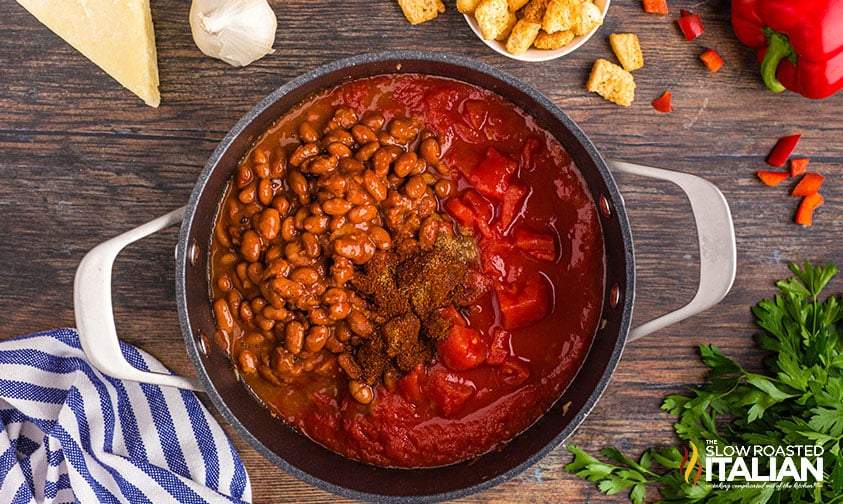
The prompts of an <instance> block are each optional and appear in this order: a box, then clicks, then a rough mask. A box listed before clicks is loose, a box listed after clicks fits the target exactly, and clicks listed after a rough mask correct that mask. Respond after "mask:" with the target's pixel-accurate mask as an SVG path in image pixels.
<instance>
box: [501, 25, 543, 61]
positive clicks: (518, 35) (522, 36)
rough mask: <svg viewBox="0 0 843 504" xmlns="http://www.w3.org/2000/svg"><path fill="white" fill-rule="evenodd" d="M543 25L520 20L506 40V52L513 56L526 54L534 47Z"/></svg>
mask: <svg viewBox="0 0 843 504" xmlns="http://www.w3.org/2000/svg"><path fill="white" fill-rule="evenodd" d="M541 27H542V25H541V24H540V23H535V22H533V21H529V20H527V19H520V20H519V21H518V22H517V23H515V26H514V27H513V28H512V32H511V33H510V34H509V37H507V39H506V50H507V51H509V52H510V53H511V54H524V53H525V52H527V49H529V48H530V47H532V46H533V42H535V40H536V36H537V35H538V34H539V30H541Z"/></svg>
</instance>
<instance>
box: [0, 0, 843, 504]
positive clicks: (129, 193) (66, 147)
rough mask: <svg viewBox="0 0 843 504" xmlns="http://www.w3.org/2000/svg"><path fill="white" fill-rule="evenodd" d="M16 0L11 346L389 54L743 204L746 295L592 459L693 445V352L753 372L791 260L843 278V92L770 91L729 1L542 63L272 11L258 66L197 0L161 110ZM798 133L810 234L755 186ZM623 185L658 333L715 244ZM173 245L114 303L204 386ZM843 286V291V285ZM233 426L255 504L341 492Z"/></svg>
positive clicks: (448, 17) (372, 21) (776, 196)
mask: <svg viewBox="0 0 843 504" xmlns="http://www.w3.org/2000/svg"><path fill="white" fill-rule="evenodd" d="M0 1H2V12H3V21H2V24H3V26H4V28H5V29H3V30H0V47H3V48H4V49H3V50H2V51H0V72H2V73H0V211H2V217H0V236H2V240H0V258H1V259H2V260H1V261H0V299H1V300H2V301H0V303H1V304H2V309H0V327H2V332H0V338H11V337H14V336H18V335H23V334H28V333H31V332H36V331H41V330H46V329H51V328H57V327H64V326H73V325H74V315H73V302H72V290H73V277H74V272H75V269H76V267H77V265H78V263H79V261H80V259H81V258H82V257H83V256H84V255H85V253H86V252H87V251H88V250H89V249H91V248H92V247H94V246H95V245H96V244H98V243H100V242H102V241H104V240H106V239H108V238H111V237H113V236H115V235H117V234H119V233H120V232H122V231H125V230H127V229H130V228H133V227H135V226H137V225H140V224H142V223H144V222H146V221H148V220H150V219H151V218H153V217H156V216H158V215H161V214H164V213H166V212H168V211H170V210H172V209H175V208H177V207H179V206H181V205H184V204H185V203H186V202H187V199H188V196H189V194H190V192H191V190H192V188H193V185H194V183H195V181H196V178H197V176H198V174H199V172H200V171H201V169H202V167H203V166H204V164H205V162H206V160H207V159H208V157H209V156H210V154H211V152H212V151H213V149H214V148H215V146H216V144H217V143H218V142H219V141H220V140H221V139H222V138H223V136H224V135H225V133H226V131H227V130H228V129H229V128H230V127H231V126H233V125H234V123H235V122H236V121H237V120H238V119H239V118H240V117H241V116H242V115H243V114H244V113H245V112H247V111H248V110H249V109H250V108H252V107H253V106H254V105H255V104H256V103H257V102H258V101H259V100H260V99H261V98H262V97H263V96H265V95H266V94H268V93H270V92H271V91H272V90H274V89H275V88H277V87H279V86H281V85H282V84H284V83H285V82H287V81H289V80H290V79H292V78H294V77H296V76H297V75H299V74H301V73H303V72H306V71H308V70H311V69H314V68H316V67H318V66H320V65H322V64H325V63H328V62H331V61H334V60H336V59H339V58H342V57H346V56H352V55H357V54H361V53H365V52H368V51H372V50H387V49H389V50H397V49H424V50H430V51H450V52H453V53H456V54H459V55H463V56H468V57H471V58H474V59H477V60H479V61H482V62H485V63H488V64H490V65H493V66H495V67H498V68H500V69H501V70H504V71H506V72H508V73H510V74H512V75H513V76H515V77H517V78H519V79H521V80H523V81H525V82H526V83H528V84H529V85H532V86H534V87H535V88H536V89H538V90H539V91H541V92H543V93H544V94H546V95H547V96H548V97H549V98H550V99H551V100H552V101H554V102H555V103H556V104H558V105H559V106H560V107H561V108H562V109H563V110H565V111H566V112H567V113H568V114H569V115H570V116H571V118H573V120H574V121H576V122H577V123H578V124H579V125H580V127H581V128H582V129H583V130H584V131H585V133H586V134H587V135H588V136H589V137H590V139H591V140H592V142H593V143H594V144H595V145H596V146H597V148H598V149H599V150H600V151H601V152H602V154H603V155H604V156H605V157H606V158H615V159H622V160H627V161H632V162H637V163H643V164H650V165H653V166H659V167H663V168H669V169H674V170H679V171H686V172H690V173H694V174H697V175H700V176H702V177H705V178H707V179H709V180H710V181H712V182H714V183H715V184H716V185H718V186H719V187H720V188H721V189H722V191H723V193H724V194H725V196H726V198H727V200H728V202H729V204H730V206H731V210H732V213H733V217H734V225H735V233H736V238H737V259H738V266H737V278H736V279H735V283H734V286H733V288H732V290H731V292H730V293H729V295H728V296H727V297H726V298H725V299H724V300H723V302H722V303H720V305H719V306H718V307H716V308H714V309H711V310H709V311H707V312H705V313H703V314H700V315H697V316H695V317H692V318H691V319H689V320H686V321H683V322H681V323H678V324H676V325H674V326H672V327H670V328H667V329H664V330H662V331H659V332H658V333H656V334H653V335H651V336H649V337H646V338H644V339H642V340H638V341H636V342H633V343H631V344H629V345H628V346H627V348H626V350H625V352H624V355H623V358H622V359H621V362H620V365H619V366H618V368H617V371H616V373H615V374H614V376H613V378H612V381H611V383H610V384H609V387H608V389H607V391H606V393H605V394H604V396H603V397H602V399H601V400H600V401H599V403H598V404H597V406H596V408H595V409H594V410H593V411H592V413H591V414H590V416H589V417H588V418H587V419H586V420H585V422H584V423H583V424H582V426H581V427H580V428H579V429H578V430H577V431H576V432H575V433H574V435H573V436H572V437H571V438H570V439H569V442H571V443H574V444H578V445H581V446H583V447H586V448H587V449H589V450H592V451H596V450H598V449H599V448H602V447H603V446H606V445H614V446H618V447H620V448H621V449H623V450H625V451H626V452H627V453H629V454H634V455H636V456H637V455H638V454H639V453H640V451H641V450H643V449H644V448H646V447H648V446H654V445H675V446H678V441H677V440H676V439H675V438H674V437H673V431H672V428H671V424H672V422H673V420H674V419H673V418H671V417H670V416H669V415H667V414H665V413H663V412H661V411H660V409H659V406H660V404H661V400H662V398H663V397H664V396H665V395H666V394H669V393H677V392H681V391H683V390H684V388H685V387H686V386H689V385H693V384H696V383H699V382H700V381H701V380H702V379H703V376H704V368H703V366H702V364H701V363H700V362H699V360H698V358H697V354H696V351H695V348H696V345H698V344H701V343H715V344H717V345H719V346H720V347H721V348H722V350H723V351H724V352H725V353H726V354H727V355H731V356H735V357H737V358H738V359H739V360H740V361H741V362H743V363H744V364H745V365H746V366H747V367H748V368H750V369H755V368H757V367H758V365H759V358H760V355H761V353H760V352H759V351H758V350H757V349H756V348H755V346H754V344H753V340H752V334H753V332H754V331H755V328H754V326H753V322H752V319H751V315H750V310H749V309H750V306H751V305H752V304H754V303H756V302H758V301H759V300H760V299H762V298H764V297H769V296H771V295H773V294H774V293H775V291H774V285H773V282H774V281H775V280H776V279H779V278H783V277H785V276H787V275H788V270H787V264H788V263H791V262H802V261H803V260H806V259H807V260H809V261H812V262H815V263H825V262H827V261H834V260H836V261H839V262H840V263H841V265H843V240H842V239H841V232H840V231H841V229H843V228H841V225H843V214H841V210H840V209H841V205H843V190H841V182H843V181H841V173H843V141H841V140H843V121H841V120H840V118H841V116H843V94H838V95H837V96H834V97H831V98H829V99H826V100H823V101H811V100H808V99H805V98H802V97H800V96H798V95H796V94H793V93H784V94H774V93H772V92H769V91H767V90H766V89H765V88H764V87H763V85H762V84H761V82H760V80H759V78H758V72H757V63H756V61H755V59H754V55H753V53H752V52H751V51H750V50H749V49H747V48H745V47H743V46H741V45H740V44H739V42H738V41H737V40H736V38H735V37H734V35H733V33H732V30H731V27H730V24H729V5H730V4H729V2H727V1H725V0H712V1H706V2H689V1H679V0H675V1H670V2H669V4H670V8H671V13H670V14H669V15H665V16H660V15H652V14H646V13H644V12H643V10H642V7H641V2H640V1H639V0H615V1H614V2H612V4H611V7H610V9H609V14H608V18H607V19H606V20H605V23H604V25H603V26H602V28H601V29H600V30H599V31H598V33H597V34H596V35H595V36H594V37H593V38H592V39H591V40H590V41H589V42H588V43H587V44H586V45H585V46H584V47H582V48H580V49H579V50H578V51H577V52H575V53H573V54H571V55H568V56H566V57H564V58H562V59H558V60H555V61H550V62H547V63H540V64H536V63H533V64H530V63H521V62H517V61H514V60H511V59H508V58H505V57H503V56H501V55H498V54H497V53H494V52H492V51H491V50H489V49H488V48H487V47H486V46H485V45H483V43H482V42H481V41H480V40H478V39H477V38H476V37H475V36H474V34H473V33H472V32H471V31H470V29H469V27H468V26H467V24H466V23H465V21H464V19H463V17H462V15H460V14H459V13H458V12H457V11H456V9H455V7H454V6H453V2H447V3H448V6H447V11H446V12H445V13H444V14H442V15H440V16H439V17H438V18H437V19H435V20H433V21H430V22H427V23H423V24H420V25H416V26H411V25H410V24H409V23H407V22H406V21H405V19H404V18H403V16H402V14H401V11H400V9H399V8H398V6H397V4H396V3H395V2H394V1H391V0H344V1H338V0H334V1H332V0H324V1H319V0H283V1H282V0H274V1H273V2H272V5H273V7H274V9H275V11H276V12H277V14H278V32H277V38H276V43H275V48H276V51H275V53H274V54H272V55H269V56H267V57H266V58H264V59H261V60H259V61H258V62H256V63H253V64H252V65H250V66H248V67H245V68H234V67H231V66H228V65H227V64H225V63H223V62H220V61H218V60H214V59H211V58H208V57H206V56H204V55H203V54H201V53H200V52H199V51H198V49H197V48H196V47H195V46H194V44H193V41H192V39H191V35H190V28H189V25H188V9H189V2H187V1H184V0H182V1H155V0H154V1H153V2H152V9H153V19H154V22H155V29H156V40H157V47H158V60H159V66H160V79H161V85H160V89H161V96H162V100H161V106H160V107H159V108H157V109H153V108H150V107H147V106H145V105H143V103H142V102H141V101H140V100H139V99H137V98H136V97H135V96H134V95H132V94H131V93H130V92H128V91H126V90H125V89H123V88H121V87H120V86H119V85H118V84H117V83H116V82H114V81H113V80H112V79H111V78H109V77H108V76H106V75H105V74H104V73H103V72H102V71H100V70H99V69H98V68H97V67H95V66H94V65H93V64H92V63H90V62H89V61H88V60H86V59H85V58H84V57H82V56H81V55H80V54H78V53H77V52H76V51H74V50H73V49H72V48H71V47H70V46H68V45H67V44H66V43H64V42H63V41H62V40H61V39H59V38H58V37H57V36H55V35H53V34H52V33H51V32H50V31H49V30H47V29H46V28H45V27H43V26H42V25H41V24H40V23H38V22H37V21H36V20H35V19H34V18H33V17H32V16H31V15H29V14H28V13H27V12H26V11H25V10H24V9H22V8H21V7H20V6H19V5H18V4H17V3H15V2H14V1H12V0H0ZM680 8H684V9H689V10H692V11H694V12H698V13H700V14H701V16H702V20H703V22H704V25H705V33H704V34H703V35H702V36H701V37H700V38H699V39H697V40H694V41H691V42H688V41H686V40H685V39H684V38H683V37H682V35H681V34H680V33H679V30H678V28H677V24H676V22H675V19H676V17H677V16H678V15H679V9H680ZM613 32H631V33H635V34H637V35H638V37H639V39H640V41H641V46H642V48H643V51H644V55H645V66H644V67H643V68H641V69H639V70H636V71H635V72H634V75H635V80H636V83H637V89H636V100H635V102H634V104H633V105H632V106H631V107H628V108H624V107H620V106H617V105H614V104H612V103H609V102H607V101H604V100H603V99H601V98H600V97H598V96H597V95H595V94H592V93H589V92H588V91H586V89H585V82H586V80H587V77H588V72H589V70H590V68H591V64H592V63H593V62H594V60H595V59H596V58H606V59H609V60H614V56H613V55H612V52H611V48H610V46H609V42H608V38H609V34H610V33H613ZM706 47H712V48H714V49H716V50H717V51H718V52H720V54H721V55H722V56H723V58H724V59H725V61H726V64H725V66H724V67H723V68H722V69H721V70H720V71H719V72H718V73H717V74H712V73H711V72H710V71H708V70H707V69H706V68H705V67H704V66H703V65H702V63H701V61H700V60H699V59H698V56H699V54H700V53H701V52H702V50H703V49H704V48H706ZM665 90H670V91H671V92H672V93H673V104H674V106H675V110H674V111H673V112H671V113H669V114H661V113H659V112H657V111H655V110H654V109H653V107H652V106H651V105H650V102H651V101H652V100H653V99H655V98H657V97H658V96H659V95H660V94H661V93H662V92H663V91H665ZM790 133H801V134H802V140H801V141H800V143H799V145H798V148H797V152H796V154H798V155H800V156H807V157H810V158H811V163H810V167H811V169H813V170H815V171H819V172H820V173H823V174H824V175H825V176H826V183H825V185H824V187H823V194H824V195H825V200H826V202H825V206H823V207H822V208H821V209H820V210H818V212H817V213H816V215H815V224H814V226H813V227H810V228H803V227H801V226H799V225H796V224H795V223H794V222H793V218H794V215H795V211H796V207H797V203H798V200H797V199H796V198H793V197H790V196H789V195H788V188H787V187H786V186H788V184H790V183H791V182H786V183H785V184H784V185H783V186H779V187H776V188H770V187H766V186H763V185H762V184H761V183H760V182H759V181H758V180H757V179H756V177H755V171H756V170H758V169H763V168H765V162H764V160H765V157H766V155H767V154H768V153H769V151H770V149H771V148H772V146H773V144H774V143H775V141H776V140H777V139H778V138H779V137H781V136H784V135H786V134H790ZM616 179H617V182H618V185H619V187H620V189H621V191H622V193H623V194H624V196H625V200H626V204H627V207H628V211H629V214H630V219H631V222H632V227H633V236H634V239H635V250H636V255H637V261H636V262H637V279H638V289H637V300H636V305H635V320H636V321H638V322H640V321H643V320H646V319H648V318H652V317H653V316H656V315H659V314H661V313H663V312H665V311H667V310H671V309H675V308H678V307H679V306H681V305H682V304H684V303H685V302H687V301H688V300H689V299H690V298H691V297H692V295H693V293H694V292H695V289H696V284H695V282H696V279H697V276H698V266H697V263H698V259H699V250H698V247H697V245H696V237H695V233H694V232H693V231H692V230H691V229H692V228H693V220H692V217H691V214H690V210H689V207H688V205H687V203H686V200H685V199H684V197H683V196H682V195H681V193H679V192H678V191H677V190H676V189H674V188H672V187H671V186H670V185H669V184H665V183H657V182H654V181H652V180H648V179H641V178H638V177H631V176H617V177H616ZM176 241H177V229H175V228H173V229H170V230H167V231H164V232H161V233H159V234H156V235H154V236H152V237H150V238H148V239H145V240H143V241H141V242H138V243H136V244H134V245H132V246H130V247H129V248H127V249H126V250H125V251H124V252H123V253H122V254H121V255H120V257H119V258H118V260H117V264H116V265H115V274H114V309H115V316H116V319H117V327H118V331H119V333H120V335H121V337H122V338H123V339H124V340H125V341H127V342H129V343H131V344H133V345H136V346H138V347H140V348H143V349H145V350H147V351H148V352H150V353H152V354H153V355H155V356H156V357H158V358H159V359H161V360H162V361H163V362H164V363H165V364H167V365H168V366H170V367H171V368H173V369H175V370H178V371H180V372H182V373H191V369H192V368H191V365H190V362H189V360H188V358H187V355H186V353H185V351H184V345H183V340H182V335H181V332H180V329H179V324H178V319H177V310H176V304H175V293H174V290H175V289H174V264H173V249H174V247H175V244H176ZM841 285H842V284H841V281H840V280H836V281H835V284H834V287H835V290H836V291H837V292H839V291H840V290H841ZM206 404H209V405H210V402H209V401H206ZM211 409H212V410H213V408H212V407H211ZM215 414H216V412H215ZM225 428H226V429H227V431H228V432H229V433H230V434H231V437H232V440H233V443H234V445H235V447H236V448H237V450H238V451H239V453H240V455H241V456H242V458H243V460H244V462H245V464H246V466H247V468H248V470H249V473H250V476H251V481H252V487H253V494H254V500H255V502H343V501H344V500H343V499H341V498H339V497H336V496H334V495H332V494H329V493H326V492H324V491H322V490H319V489H316V488H313V487H311V486H309V485H307V484H305V483H302V482H300V481H298V480H297V479H295V478H293V477H292V476H290V475H288V474H286V473H284V472H283V471H282V470H280V469H278V468H276V467H275V466H273V465H271V464H270V463H269V462H267V461H266V460H265V459H263V458H262V457H261V456H260V455H259V454H258V453H257V452H255V451H254V450H253V449H252V448H250V447H249V445H247V444H246V443H245V442H244V441H243V440H242V439H240V438H239V437H238V436H237V434H236V433H234V431H233V430H232V429H230V427H229V426H227V425H226V426H225ZM570 459H571V455H570V454H569V453H568V451H567V450H565V449H564V448H563V447H559V448H557V449H556V450H554V451H553V452H552V453H551V454H550V455H548V456H547V457H546V458H544V459H543V460H541V461H540V462H538V463H537V464H536V465H535V466H534V467H531V468H529V469H528V470H526V471H525V472H524V473H523V474H521V475H520V476H518V477H516V478H514V479H512V480H511V481H509V482H506V483H504V484H501V485H499V486H497V487H494V488H492V489H489V490H487V491H485V492H482V493H478V494H475V495H473V496H469V497H466V498H464V499H463V500H462V502H515V501H522V502H551V501H552V502H589V501H597V502H605V501H606V498H605V497H603V496H602V495H601V494H600V493H599V492H598V491H597V489H596V488H595V486H594V485H593V484H591V483H588V482H585V481H581V480H578V479H577V478H575V477H574V476H572V475H569V474H567V473H566V472H564V471H563V469H562V468H563V466H564V465H565V464H566V463H568V462H569V461H570ZM617 499H618V502H620V501H624V500H625V498H617Z"/></svg>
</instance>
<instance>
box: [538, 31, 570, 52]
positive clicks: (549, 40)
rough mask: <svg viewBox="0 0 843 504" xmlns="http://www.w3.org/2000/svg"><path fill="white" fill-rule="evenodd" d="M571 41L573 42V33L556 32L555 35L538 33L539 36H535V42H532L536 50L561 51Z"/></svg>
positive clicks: (543, 32) (544, 32)
mask: <svg viewBox="0 0 843 504" xmlns="http://www.w3.org/2000/svg"><path fill="white" fill-rule="evenodd" d="M572 40H574V32H572V31H571V30H564V31H558V32H555V33H547V32H546V31H540V32H539V34H538V35H536V40H535V42H533V45H534V46H535V47H536V49H549V50H553V49H561V48H563V47H565V46H566V45H568V44H570V43H571V41H572Z"/></svg>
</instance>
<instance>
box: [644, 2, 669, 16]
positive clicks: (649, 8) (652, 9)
mask: <svg viewBox="0 0 843 504" xmlns="http://www.w3.org/2000/svg"><path fill="white" fill-rule="evenodd" d="M644 12H647V13H649V14H667V13H668V11H667V0H644Z"/></svg>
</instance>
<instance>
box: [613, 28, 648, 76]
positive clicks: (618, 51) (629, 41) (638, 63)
mask: <svg viewBox="0 0 843 504" xmlns="http://www.w3.org/2000/svg"><path fill="white" fill-rule="evenodd" d="M609 43H610V44H611V45H612V51H614V52H615V56H617V58H618V61H620V63H621V66H622V67H623V69H624V70H626V71H627V72H631V71H633V70H638V69H639V68H641V67H643V66H644V54H643V53H642V52H641V45H640V44H639V43H638V36H637V35H635V34H634V33H613V34H611V35H609Z"/></svg>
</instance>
